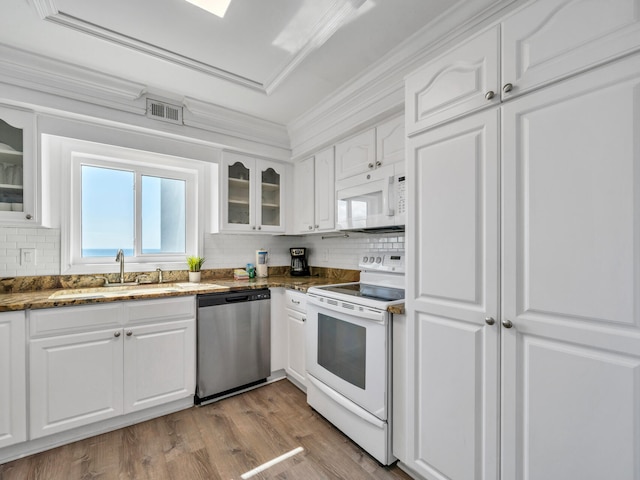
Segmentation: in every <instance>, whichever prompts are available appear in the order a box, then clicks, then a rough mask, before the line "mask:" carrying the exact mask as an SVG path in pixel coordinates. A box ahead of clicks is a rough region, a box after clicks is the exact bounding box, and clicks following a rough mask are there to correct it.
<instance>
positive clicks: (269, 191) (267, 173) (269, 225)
mask: <svg viewBox="0 0 640 480" xmlns="http://www.w3.org/2000/svg"><path fill="white" fill-rule="evenodd" d="M256 170H257V172H256V173H257V178H256V189H257V192H256V195H255V198H256V210H257V212H256V213H257V215H256V224H257V225H256V228H257V229H258V230H259V231H262V232H284V216H283V213H282V212H283V208H284V186H285V178H286V177H285V175H286V167H285V166H284V165H282V164H279V163H274V162H267V161H265V160H257V161H256Z"/></svg>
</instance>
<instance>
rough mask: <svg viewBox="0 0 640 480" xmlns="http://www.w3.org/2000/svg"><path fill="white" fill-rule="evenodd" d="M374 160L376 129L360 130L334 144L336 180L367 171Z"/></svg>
mask: <svg viewBox="0 0 640 480" xmlns="http://www.w3.org/2000/svg"><path fill="white" fill-rule="evenodd" d="M375 160H376V131H375V130H374V129H371V130H367V131H365V132H362V133H360V134H358V135H356V136H355V137H351V138H348V139H347V140H344V141H342V142H340V143H338V144H336V180H342V179H343V178H347V177H351V176H353V175H357V174H359V173H363V172H367V171H369V170H371V169H373V168H374V165H375Z"/></svg>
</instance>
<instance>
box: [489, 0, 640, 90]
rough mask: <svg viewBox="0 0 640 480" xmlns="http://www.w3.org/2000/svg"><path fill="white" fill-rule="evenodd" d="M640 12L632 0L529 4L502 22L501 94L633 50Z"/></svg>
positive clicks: (639, 44)
mask: <svg viewBox="0 0 640 480" xmlns="http://www.w3.org/2000/svg"><path fill="white" fill-rule="evenodd" d="M639 12H640V10H639V9H638V2H637V0H610V1H607V2H599V1H595V0H538V1H536V2H529V3H528V4H527V6H526V7H525V8H523V9H521V10H518V11H517V12H515V13H514V14H513V15H511V16H509V17H507V18H506V19H505V20H504V21H503V22H502V88H503V98H508V97H509V96H513V95H517V94H518V93H522V92H525V91H528V90H531V89H533V88H536V87H538V86H541V85H543V84H546V83H549V82H552V81H554V80H558V79H560V78H563V77H566V76H568V75H571V74H573V73H576V72H578V71H581V70H585V69H588V68H591V67H593V66H595V65H598V64H601V63H603V62H606V61H607V60H610V59H613V58H616V57H619V56H621V55H624V54H626V53H629V52H631V51H633V50H637V49H638V48H640V21H639V20H640V19H639V15H640V13H639ZM569 32H570V33H569Z"/></svg>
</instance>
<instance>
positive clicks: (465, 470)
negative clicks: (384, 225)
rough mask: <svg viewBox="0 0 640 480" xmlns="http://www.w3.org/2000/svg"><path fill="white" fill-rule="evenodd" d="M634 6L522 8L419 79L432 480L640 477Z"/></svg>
mask: <svg viewBox="0 0 640 480" xmlns="http://www.w3.org/2000/svg"><path fill="white" fill-rule="evenodd" d="M637 14H638V6H637V1H627V0H615V1H610V2H606V6H604V5H603V4H602V2H593V1H587V0H582V1H575V0H574V1H569V0H563V1H557V0H556V1H550V0H548V1H547V0H539V1H535V2H528V3H527V4H526V5H525V6H524V7H523V8H521V9H519V10H517V11H515V12H514V13H513V14H511V15H510V16H509V17H506V18H504V19H503V20H502V22H501V23H500V24H499V25H496V26H494V27H493V28H491V29H489V30H486V31H484V32H481V33H480V34H479V35H477V37H475V38H473V39H471V40H470V41H469V42H468V43H466V44H465V45H462V46H460V47H458V48H456V49H454V50H452V51H449V52H447V53H445V54H443V55H442V56H440V57H438V58H436V59H435V60H434V61H433V62H432V63H430V64H429V65H426V66H425V67H424V68H423V69H421V70H419V71H418V72H416V73H415V74H414V75H412V76H410V77H409V78H408V79H407V85H406V130H407V134H408V137H409V138H408V141H407V178H408V181H409V184H408V187H409V192H410V196H411V201H410V202H409V206H410V207H409V212H408V213H409V216H408V221H407V246H408V254H409V258H411V259H412V260H411V261H410V262H408V281H407V287H408V288H407V305H406V307H407V318H408V324H407V334H406V340H407V355H406V357H405V360H406V365H407V368H408V381H407V383H408V385H409V391H408V396H407V399H406V404H405V406H406V413H405V418H404V419H400V423H401V424H404V425H405V426H406V435H405V437H404V440H405V443H404V445H405V446H404V448H403V449H402V451H400V452H394V453H395V454H396V456H398V457H399V458H400V461H401V463H402V464H403V465H404V466H405V467H407V468H408V469H410V470H411V471H413V472H414V473H416V474H417V475H419V476H420V477H424V478H427V479H434V480H435V479H437V480H445V479H447V480H496V479H502V480H574V479H575V480H578V479H579V480H601V479H605V478H607V479H616V480H640V241H639V240H640V143H639V142H640V140H638V139H639V138H640V136H639V134H638V133H639V132H640V116H639V115H638V112H640V96H639V92H640V54H638V53H633V51H634V49H635V50H637V49H639V48H640V28H639V24H638V18H637ZM478 95H479V96H480V98H481V100H480V101H479V100H478V98H477V96H478ZM483 102H484V104H483Z"/></svg>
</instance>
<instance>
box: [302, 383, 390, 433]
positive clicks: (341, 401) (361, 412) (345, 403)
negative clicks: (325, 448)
mask: <svg viewBox="0 0 640 480" xmlns="http://www.w3.org/2000/svg"><path fill="white" fill-rule="evenodd" d="M307 380H309V381H310V382H311V383H313V385H314V386H315V387H316V388H317V389H318V390H320V391H321V392H322V393H324V394H325V395H326V396H327V397H329V398H330V399H331V400H333V401H334V402H336V403H337V404H338V405H340V406H341V407H343V408H345V409H347V410H349V411H350V412H351V413H353V414H355V415H357V416H358V417H360V418H361V419H363V420H364V421H365V422H367V423H370V424H372V425H374V426H376V427H378V428H380V429H383V428H384V425H385V422H383V421H382V420H380V419H379V418H378V417H376V416H375V415H371V414H370V413H369V412H367V411H366V410H365V409H364V408H362V407H359V406H358V405H356V404H355V403H353V402H351V401H349V400H347V399H346V398H344V397H343V396H342V395H340V394H339V393H338V392H335V391H333V390H332V389H330V388H329V387H327V386H326V385H325V384H324V383H322V382H321V381H319V380H317V379H315V378H314V377H313V375H307Z"/></svg>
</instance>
